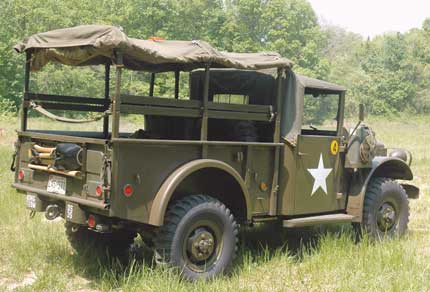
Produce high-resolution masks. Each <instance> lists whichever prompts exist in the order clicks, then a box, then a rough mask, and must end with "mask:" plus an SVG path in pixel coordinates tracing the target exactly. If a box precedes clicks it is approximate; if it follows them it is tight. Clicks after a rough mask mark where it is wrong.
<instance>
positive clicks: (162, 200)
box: [148, 159, 251, 226]
mask: <svg viewBox="0 0 430 292" xmlns="http://www.w3.org/2000/svg"><path fill="white" fill-rule="evenodd" d="M210 168H211V169H217V170H219V171H222V172H224V173H226V174H227V175H228V176H230V177H231V178H233V179H234V181H235V182H236V183H237V185H238V186H239V188H240V190H241V191H242V194H241V195H242V196H243V200H244V202H245V208H246V210H245V214H246V219H248V220H249V219H251V202H250V195H249V192H248V189H247V187H246V184H245V181H244V180H243V178H242V177H241V175H240V174H239V173H238V172H237V171H236V170H235V169H234V168H233V167H231V166H230V165H228V164H227V163H225V162H222V161H218V160H213V159H197V160H193V161H191V162H188V163H186V164H183V165H182V166H180V167H178V168H177V169H176V170H175V171H173V172H172V173H171V174H170V175H169V176H168V177H167V178H166V179H165V180H164V182H163V183H162V184H161V187H160V188H159V190H158V192H157V194H156V195H155V197H154V200H153V203H152V205H151V209H150V212H149V220H148V224H150V225H154V226H161V225H163V222H164V215H165V213H166V211H167V207H168V205H169V203H170V201H171V199H172V196H173V195H174V193H175V191H176V189H177V188H178V186H180V184H181V183H182V182H183V181H184V180H185V179H186V178H188V177H190V176H191V175H192V174H194V173H196V172H198V171H199V170H203V169H210Z"/></svg>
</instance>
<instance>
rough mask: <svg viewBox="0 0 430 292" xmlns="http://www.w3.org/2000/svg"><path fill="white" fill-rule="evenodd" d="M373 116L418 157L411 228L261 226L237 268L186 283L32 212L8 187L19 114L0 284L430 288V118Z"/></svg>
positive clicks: (5, 201) (3, 192)
mask: <svg viewBox="0 0 430 292" xmlns="http://www.w3.org/2000/svg"><path fill="white" fill-rule="evenodd" d="M405 121H406V122H405ZM36 123H39V124H40V125H41V126H47V125H48V124H46V122H41V121H40V120H37V121H36ZM368 124H370V125H371V126H372V127H373V129H374V130H375V131H376V133H377V137H378V139H379V140H381V141H383V142H384V143H385V145H387V146H388V147H404V148H407V149H409V150H411V151H412V153H413V155H414V165H413V170H414V173H415V177H416V178H415V181H414V182H415V183H416V184H418V185H419V186H420V187H421V189H422V193H421V198H420V199H419V200H416V201H412V202H411V218H410V225H409V227H410V230H409V233H408V234H407V236H405V237H404V238H402V239H396V240H387V241H384V242H381V243H377V244H374V243H370V242H368V241H367V240H364V241H362V242H359V243H355V242H354V240H353V239H352V235H351V229H350V227H349V226H348V225H343V226H333V227H330V228H314V229H312V230H309V231H308V232H299V231H292V232H289V233H286V234H285V233H283V234H279V233H274V231H273V229H271V228H261V229H260V230H254V231H248V232H246V233H244V234H243V237H244V238H245V240H243V241H242V242H244V243H242V244H241V248H240V254H239V257H238V258H237V260H236V261H235V268H234V270H233V274H232V275H231V276H229V277H227V276H226V277H222V278H218V279H216V280H214V281H211V282H208V283H205V282H197V283H188V282H185V281H181V280H180V278H179V276H178V275H177V274H176V273H175V272H172V271H171V270H169V269H168V268H165V267H154V266H153V265H152V264H151V263H150V262H145V261H142V260H135V261H132V262H131V263H130V264H128V265H125V266H123V265H120V264H119V263H102V262H100V261H99V260H97V258H96V257H94V256H92V255H91V254H89V255H87V256H78V255H74V254H73V253H72V249H71V247H70V246H69V244H68V242H67V240H66V238H65V235H64V229H63V224H62V223H61V222H59V223H46V222H44V221H43V219H42V215H41V214H38V215H36V217H35V218H33V219H30V218H29V212H28V211H27V210H26V209H25V207H24V205H25V201H24V196H23V195H19V194H17V193H16V192H15V191H14V190H13V189H12V188H11V187H10V183H11V181H12V173H11V172H10V171H9V166H10V155H11V153H12V146H11V144H12V142H13V139H14V137H15V134H14V131H13V129H14V125H18V122H16V121H3V122H0V129H4V131H0V134H1V136H0V158H1V159H0V169H1V171H0V183H1V188H0V291H7V290H8V288H12V287H13V286H15V287H17V288H16V289H15V290H14V291H429V290H430V276H429V275H430V227H429V222H430V147H429V145H430V128H429V127H430V118H429V117H409V118H407V119H403V120H402V119H400V118H398V119H394V120H390V121H386V120H384V119H374V120H371V121H369V122H368ZM49 125H51V124H49ZM259 238H260V239H261V238H271V239H270V240H266V241H264V242H259V241H258V239H259ZM32 273H34V274H32ZM28 278H30V279H31V278H33V281H32V282H33V283H32V284H31V285H28V286H19V284H20V283H22V281H23V280H25V279H27V280H28Z"/></svg>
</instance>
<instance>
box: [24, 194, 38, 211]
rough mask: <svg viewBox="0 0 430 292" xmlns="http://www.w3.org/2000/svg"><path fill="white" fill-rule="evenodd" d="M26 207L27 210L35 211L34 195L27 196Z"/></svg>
mask: <svg viewBox="0 0 430 292" xmlns="http://www.w3.org/2000/svg"><path fill="white" fill-rule="evenodd" d="M26 205H27V208H28V209H31V210H35V209H36V195H34V194H27V200H26Z"/></svg>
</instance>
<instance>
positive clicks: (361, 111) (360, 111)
mask: <svg viewBox="0 0 430 292" xmlns="http://www.w3.org/2000/svg"><path fill="white" fill-rule="evenodd" d="M365 111H366V110H365V107H364V104H362V103H360V104H359V105H358V120H359V121H360V122H363V121H364V114H365Z"/></svg>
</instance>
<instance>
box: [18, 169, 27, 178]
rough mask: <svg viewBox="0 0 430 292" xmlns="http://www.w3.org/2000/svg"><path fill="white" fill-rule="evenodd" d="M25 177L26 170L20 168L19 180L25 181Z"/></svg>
mask: <svg viewBox="0 0 430 292" xmlns="http://www.w3.org/2000/svg"><path fill="white" fill-rule="evenodd" d="M24 178H25V174H24V171H23V170H22V169H20V170H19V171H18V180H20V181H23V180H24Z"/></svg>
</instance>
